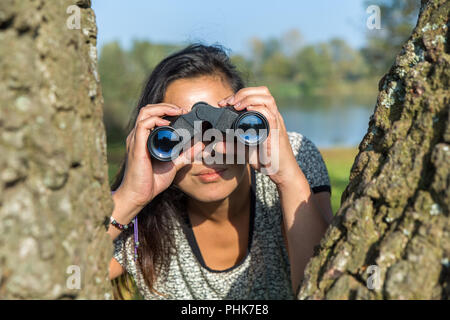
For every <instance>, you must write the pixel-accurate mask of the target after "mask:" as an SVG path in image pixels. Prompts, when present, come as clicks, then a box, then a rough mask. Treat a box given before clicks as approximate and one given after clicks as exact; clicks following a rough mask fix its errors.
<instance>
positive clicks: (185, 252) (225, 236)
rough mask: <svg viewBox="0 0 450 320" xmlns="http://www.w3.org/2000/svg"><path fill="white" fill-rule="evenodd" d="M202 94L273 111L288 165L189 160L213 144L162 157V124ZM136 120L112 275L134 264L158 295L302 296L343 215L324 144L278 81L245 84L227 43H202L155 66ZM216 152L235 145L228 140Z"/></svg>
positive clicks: (212, 100)
mask: <svg viewBox="0 0 450 320" xmlns="http://www.w3.org/2000/svg"><path fill="white" fill-rule="evenodd" d="M198 101H205V102H207V103H208V104H210V105H212V106H215V107H218V108H220V107H224V106H234V108H235V109H237V110H244V109H247V110H254V111H257V112H260V113H262V114H263V115H265V116H266V118H267V119H268V121H269V125H270V130H271V131H270V132H275V130H278V132H279V134H278V135H279V145H278V150H276V151H275V152H278V155H279V166H278V170H276V171H274V172H272V173H271V174H270V175H263V174H261V173H260V172H259V171H261V167H262V166H261V164H260V163H259V162H258V161H256V162H251V161H250V163H249V162H248V161H247V162H246V163H245V164H213V165H207V164H205V163H204V162H201V161H200V162H199V161H196V162H193V163H189V164H186V162H187V161H192V160H193V159H194V156H195V155H198V153H199V152H203V151H204V150H205V144H203V143H201V148H200V149H196V148H197V147H198V145H196V146H194V147H193V148H191V149H189V150H188V151H186V152H183V153H182V154H181V155H180V156H179V157H178V158H176V159H175V160H173V162H160V161H156V160H155V159H152V158H151V157H150V155H149V153H148V151H147V147H146V142H147V138H148V136H149V133H150V131H151V130H152V129H154V128H155V127H156V126H162V125H168V123H169V122H168V121H167V120H165V119H163V117H164V116H177V115H181V114H183V113H187V112H189V110H190V108H191V107H192V105H193V104H195V103H196V102H198ZM130 124H131V126H130V133H129V135H128V137H127V141H126V142H127V143H126V146H127V153H126V155H125V160H124V163H123V164H122V167H121V169H120V171H119V173H118V175H117V177H116V181H115V183H114V184H113V186H112V190H114V191H115V192H114V193H113V200H114V204H115V207H114V211H113V214H112V218H113V219H114V224H115V225H110V226H109V229H108V233H109V234H110V236H111V237H112V239H113V240H114V245H115V250H114V258H113V259H112V260H111V263H110V278H111V279H115V278H117V277H119V276H121V275H124V274H129V275H131V276H132V278H133V280H134V282H135V284H136V286H137V288H138V289H139V293H140V294H141V295H142V296H143V297H144V298H146V299H294V298H295V293H296V292H297V290H298V288H299V285H300V283H301V281H302V277H303V272H304V269H305V266H306V264H307V262H308V260H309V259H310V257H311V256H312V254H313V248H314V246H316V245H317V244H318V243H319V241H320V239H321V238H322V236H323V235H324V232H325V230H326V228H327V226H328V223H329V220H330V219H331V217H332V211H331V203H330V193H331V188H330V183H329V178H328V173H327V169H326V167H325V164H324V162H323V160H322V157H321V155H320V153H319V151H318V150H317V148H316V147H315V146H314V144H313V143H312V142H311V141H309V140H308V139H307V138H306V137H304V136H302V135H301V134H299V133H288V132H286V128H285V126H284V123H283V119H282V117H281V115H280V113H279V112H278V109H277V105H276V102H275V100H274V98H273V97H272V96H271V94H270V92H269V90H268V89H267V88H266V87H249V88H245V87H244V83H243V80H242V79H241V77H240V76H239V73H238V72H237V71H236V69H235V67H234V66H233V65H232V64H231V62H230V60H229V58H228V56H227V55H226V53H225V52H224V51H223V50H222V49H221V48H220V47H218V46H204V45H191V46H189V47H187V48H185V49H184V50H181V51H179V52H177V53H175V54H173V55H171V56H169V57H167V58H166V59H164V60H163V61H162V62H161V63H160V64H159V65H158V66H157V67H156V68H155V69H154V71H153V72H152V74H151V75H150V77H149V79H148V81H147V83H146V85H145V88H144V90H143V93H142V96H141V98H140V101H139V103H138V106H137V108H136V110H135V112H134V116H133V117H132V119H131V121H130ZM270 138H271V133H270V134H269V138H268V139H267V141H269V139H270ZM264 147H267V144H264ZM214 151H215V152H220V153H223V154H226V152H227V150H226V148H225V144H223V143H220V142H219V143H217V145H216V146H215V149H214ZM186 160H187V161H186ZM136 215H137V216H138V228H137V230H138V239H139V240H138V246H137V259H136V261H135V259H134V258H135V240H134V239H135V236H134V234H133V227H132V226H131V222H132V220H133V218H134V217H135V216H136ZM123 225H129V228H128V229H126V230H125V229H123V228H122V229H121V228H120V227H121V226H123ZM121 230H125V231H122V232H121Z"/></svg>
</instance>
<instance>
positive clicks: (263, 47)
mask: <svg viewBox="0 0 450 320" xmlns="http://www.w3.org/2000/svg"><path fill="white" fill-rule="evenodd" d="M376 2H378V3H376ZM370 4H377V5H379V6H380V8H381V13H382V16H381V17H382V19H381V21H382V30H372V31H371V32H369V31H367V46H366V47H364V48H362V49H354V48H352V47H351V46H350V45H349V44H348V43H347V42H346V41H345V40H343V39H337V38H336V39H332V40H330V41H328V42H324V43H316V44H306V43H304V41H303V38H302V35H301V33H300V31H298V30H291V31H289V32H286V33H285V34H282V35H280V37H278V38H270V39H267V40H262V39H259V38H252V39H250V41H249V47H248V49H249V50H248V52H247V53H246V54H245V55H244V54H236V53H233V52H231V53H230V56H231V59H232V61H233V62H234V63H235V64H236V65H237V67H238V69H239V70H240V71H241V73H242V74H243V76H244V79H246V80H247V85H252V86H253V85H266V86H268V87H269V89H270V90H271V92H272V94H273V95H274V97H275V98H276V99H277V101H280V107H283V105H284V104H286V103H289V104H295V103H298V104H300V101H304V100H308V99H331V100H333V101H336V100H348V99H352V100H355V101H358V100H359V101H361V100H364V99H371V100H372V101H373V99H374V97H375V96H376V92H377V81H378V80H379V79H380V78H381V76H382V75H383V74H384V73H386V72H387V71H388V68H389V66H390V65H391V64H392V62H393V59H394V57H395V55H396V53H398V51H399V50H400V46H401V43H403V42H404V40H405V38H406V37H407V35H408V34H409V33H410V31H411V29H412V27H413V26H412V21H413V19H414V18H415V17H416V16H417V8H418V7H419V1H403V0H398V1H393V0H391V1H388V0H384V1H383V0H379V1H370ZM182 47H184V45H173V44H160V43H152V42H149V41H140V40H136V41H134V42H133V44H132V46H131V48H130V49H128V50H125V49H124V48H122V47H121V45H120V44H119V43H118V42H110V43H107V44H105V45H104V46H103V47H102V48H101V54H100V59H99V71H100V76H101V82H102V87H103V96H104V99H105V124H106V127H107V133H108V140H109V142H113V141H117V139H119V140H122V139H123V136H124V132H123V128H124V126H125V124H126V121H127V120H128V118H129V115H130V111H131V109H132V108H134V107H135V105H136V103H137V99H138V97H139V93H140V90H141V88H142V85H143V82H144V81H145V79H146V78H147V77H148V76H149V74H150V72H151V71H152V70H153V68H154V67H155V66H156V65H157V64H158V63H159V62H160V61H161V60H162V59H163V58H165V57H166V56H167V55H169V54H171V53H173V52H175V51H176V50H178V49H181V48H182Z"/></svg>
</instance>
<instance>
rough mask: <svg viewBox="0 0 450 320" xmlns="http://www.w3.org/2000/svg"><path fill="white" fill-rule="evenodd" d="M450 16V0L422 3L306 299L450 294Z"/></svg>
mask: <svg viewBox="0 0 450 320" xmlns="http://www.w3.org/2000/svg"><path fill="white" fill-rule="evenodd" d="M449 15H450V2H449V1H446V0H429V1H425V0H423V1H422V3H421V10H420V15H419V19H418V22H417V25H416V27H415V29H414V30H413V32H412V35H411V37H410V38H409V39H408V41H407V42H406V43H405V44H404V46H403V49H402V51H401V52H400V53H399V55H398V56H397V58H396V61H395V63H394V65H393V66H392V67H391V69H390V70H389V72H388V73H387V74H386V75H385V76H384V77H383V78H382V79H381V81H380V83H379V90H380V92H379V95H378V99H377V103H376V106H375V110H374V114H373V115H372V116H371V118H370V121H369V128H368V130H367V134H366V135H365V137H364V139H363V140H362V142H361V143H360V145H359V153H358V155H357V156H356V159H355V162H354V164H353V167H352V170H351V173H350V183H349V185H348V186H347V188H346V190H345V192H344V194H343V195H342V201H341V208H340V209H339V211H338V212H337V214H336V217H335V218H334V220H333V222H332V225H331V226H330V228H329V229H328V230H327V233H326V235H325V237H324V238H323V239H322V241H321V243H320V246H319V247H318V248H317V250H316V252H315V255H314V257H313V258H312V259H311V261H310V262H309V264H308V266H307V268H306V271H305V279H304V281H303V283H302V287H301V289H300V292H299V294H298V298H299V299H449V298H450V264H449V259H450V216H449V203H450V194H449V192H450V191H449V183H450V177H449V168H450V150H449V143H450V121H449V120H450V119H449V117H450V115H449V106H450V93H449V87H450V39H449V35H450V32H449V27H450V26H449ZM370 266H376V268H377V269H376V270H377V271H375V272H378V275H379V280H380V282H379V284H380V286H379V287H375V288H373V287H371V288H369V287H370V286H368V285H367V284H368V280H369V278H370V277H374V276H376V275H375V273H374V272H370V273H369V272H368V270H369V269H371V268H370ZM371 270H372V269H371ZM372 279H373V278H372Z"/></svg>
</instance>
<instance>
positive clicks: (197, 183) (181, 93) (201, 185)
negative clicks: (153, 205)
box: [163, 76, 246, 202]
mask: <svg viewBox="0 0 450 320" xmlns="http://www.w3.org/2000/svg"><path fill="white" fill-rule="evenodd" d="M233 93H234V92H233V90H232V89H231V87H230V86H229V85H228V84H227V83H226V82H225V81H223V80H222V79H221V78H220V77H219V76H215V77H214V76H201V77H197V78H190V79H179V80H175V81H174V82H172V83H171V84H170V85H169V86H168V88H167V90H166V93H165V96H164V101H163V102H165V103H171V104H175V105H177V106H179V107H180V108H183V109H185V110H187V111H190V110H191V108H192V106H193V105H194V104H195V103H196V102H199V101H204V102H207V103H208V104H210V105H211V106H214V107H217V108H219V107H218V104H217V103H218V102H219V101H220V100H222V99H224V98H226V97H228V96H230V95H232V94H233ZM245 173H246V165H244V164H212V165H209V164H205V163H203V162H202V161H195V162H193V163H191V164H187V165H186V166H184V167H183V168H181V169H180V170H179V171H178V172H177V174H176V176H175V179H174V184H175V185H176V186H178V187H179V188H180V189H181V190H182V191H183V192H184V193H186V194H187V195H188V196H190V197H191V198H194V199H196V200H197V201H201V202H212V201H219V200H222V199H225V198H227V197H228V196H229V195H230V194H231V193H232V192H233V191H234V190H235V189H236V188H237V186H238V185H239V184H240V182H241V181H242V179H243V178H244V177H245V176H246V175H245Z"/></svg>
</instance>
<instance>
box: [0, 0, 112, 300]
mask: <svg viewBox="0 0 450 320" xmlns="http://www.w3.org/2000/svg"><path fill="white" fill-rule="evenodd" d="M70 6H72V7H70ZM69 7H70V10H69V12H71V13H70V14H68V13H67V9H68V8H69ZM77 12H80V19H81V20H80V28H79V29H77V28H76V19H75V20H72V21H70V22H71V23H69V25H70V26H74V27H75V29H69V28H68V24H67V23H66V22H67V19H68V18H70V17H71V15H73V14H76V13H77ZM72 17H74V16H72ZM72 23H73V24H72ZM96 34H97V29H96V25H95V17H94V13H93V11H92V10H91V9H90V1H87V0H84V1H80V0H79V1H70V0H61V1H32V0H2V1H1V2H0V70H1V73H0V104H1V106H0V168H1V169H0V299H36V298H39V299H60V298H84V299H104V298H108V297H111V295H110V292H111V290H110V289H111V287H110V283H109V281H108V280H107V276H108V272H107V266H108V264H109V261H110V259H111V254H112V246H111V239H110V238H109V236H108V235H107V234H106V232H105V228H104V226H103V223H104V220H105V218H106V217H107V216H109V215H110V214H111V211H112V201H111V197H110V192H109V186H108V179H107V178H108V176H107V170H106V141H105V131H104V128H103V123H102V104H103V99H102V93H101V88H100V82H99V81H100V79H99V76H98V72H97V51H96ZM70 266H75V268H69V267H70ZM77 267H79V271H80V273H79V275H80V278H79V280H80V283H79V284H80V289H77V286H78V281H77V275H78V273H77V271H78V269H77ZM68 272H69V273H68ZM67 284H68V285H67Z"/></svg>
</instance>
